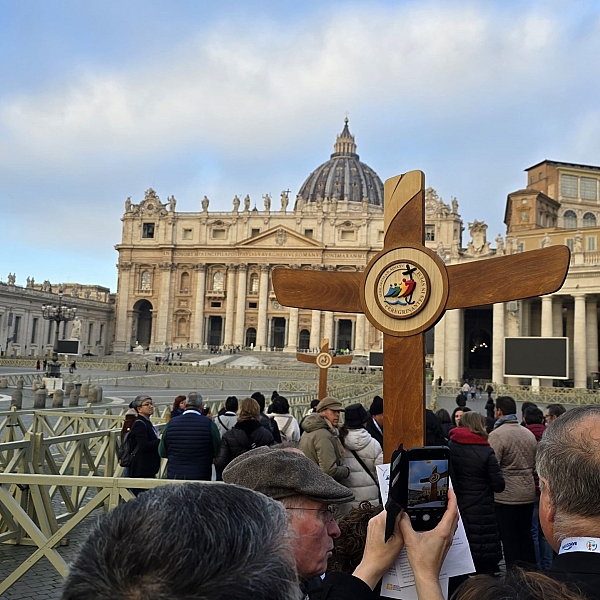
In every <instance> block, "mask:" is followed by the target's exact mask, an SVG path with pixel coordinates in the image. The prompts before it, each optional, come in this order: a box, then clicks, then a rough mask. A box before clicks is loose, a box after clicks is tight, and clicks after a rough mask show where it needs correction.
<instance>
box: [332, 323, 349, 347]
mask: <svg viewBox="0 0 600 600" xmlns="http://www.w3.org/2000/svg"><path fill="white" fill-rule="evenodd" d="M336 347H337V349H338V350H352V321H351V320H350V319H340V320H339V321H338V335H337V346H336Z"/></svg>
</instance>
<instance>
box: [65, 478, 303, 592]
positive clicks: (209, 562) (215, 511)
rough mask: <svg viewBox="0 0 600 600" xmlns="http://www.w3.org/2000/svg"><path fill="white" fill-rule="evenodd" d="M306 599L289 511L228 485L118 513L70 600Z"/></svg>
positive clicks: (105, 525) (166, 495)
mask: <svg viewBox="0 0 600 600" xmlns="http://www.w3.org/2000/svg"><path fill="white" fill-rule="evenodd" d="M300 597H301V594H300V588H299V585H298V580H297V576H296V571H295V561H294V556H293V553H292V550H291V548H290V545H289V538H288V533H287V515H286V511H285V509H284V508H283V506H282V505H281V504H280V503H279V502H277V501H275V500H272V499H271V498H268V497H267V496H264V495H263V494H260V493H258V492H254V491H253V490H249V489H246V488H241V487H238V486H236V485H227V484H221V483H187V484H179V485H166V486H160V487H158V488H154V489H153V490H149V491H147V492H144V493H143V494H140V496H139V497H138V498H137V499H135V500H131V501H129V502H126V503H124V504H121V505H120V506H118V507H117V508H116V509H114V510H113V511H112V512H110V513H109V514H108V515H107V516H106V517H104V519H103V520H101V521H100V523H99V525H98V526H97V527H96V529H95V530H94V531H93V532H92V534H91V535H90V537H89V538H88V539H87V541H86V542H85V543H84V544H83V546H82V548H81V551H80V553H79V555H78V557H77V559H76V560H75V562H74V564H73V565H72V566H71V570H70V572H69V576H68V578H67V580H66V582H65V585H64V588H63V593H62V600H112V599H114V598H139V599H140V600H141V599H148V598H152V599H153V600H177V599H181V598H189V599H190V600H192V599H194V598H239V599H248V600H250V599H252V600H298V599H299V598H300Z"/></svg>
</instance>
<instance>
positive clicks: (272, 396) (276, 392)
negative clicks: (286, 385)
mask: <svg viewBox="0 0 600 600" xmlns="http://www.w3.org/2000/svg"><path fill="white" fill-rule="evenodd" d="M277 396H279V392H278V391H277V390H275V391H274V392H273V393H272V394H271V402H273V400H275V398H277Z"/></svg>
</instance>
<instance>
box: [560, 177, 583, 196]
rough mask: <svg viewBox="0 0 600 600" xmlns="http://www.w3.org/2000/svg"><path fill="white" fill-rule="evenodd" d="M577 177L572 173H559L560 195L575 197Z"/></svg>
mask: <svg viewBox="0 0 600 600" xmlns="http://www.w3.org/2000/svg"><path fill="white" fill-rule="evenodd" d="M578 179H579V178H578V177H575V176H574V175H561V177H560V195H561V196H562V197H563V198H577V197H578V196H577V184H578V181H577V180H578Z"/></svg>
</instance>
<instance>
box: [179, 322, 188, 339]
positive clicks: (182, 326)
mask: <svg viewBox="0 0 600 600" xmlns="http://www.w3.org/2000/svg"><path fill="white" fill-rule="evenodd" d="M187 334H188V328H187V319H186V318H185V317H180V318H179V319H178V320H177V335H178V337H185V336H187Z"/></svg>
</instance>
